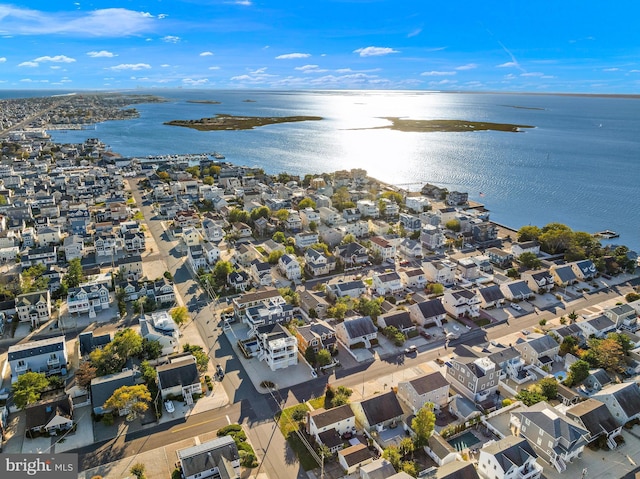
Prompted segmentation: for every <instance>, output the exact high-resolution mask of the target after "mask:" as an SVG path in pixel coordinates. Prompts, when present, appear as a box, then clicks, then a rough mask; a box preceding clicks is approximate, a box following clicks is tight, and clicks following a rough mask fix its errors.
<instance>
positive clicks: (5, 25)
mask: <svg viewBox="0 0 640 479" xmlns="http://www.w3.org/2000/svg"><path fill="white" fill-rule="evenodd" d="M154 26H155V19H154V18H151V17H149V16H147V15H146V14H145V13H143V12H136V11H133V10H128V9H126V8H103V9H98V10H91V11H89V12H84V11H70V12H63V13H57V12H56V13H52V12H46V11H41V10H33V9H29V8H21V7H15V6H13V5H7V4H2V5H0V32H2V33H3V34H5V35H48V34H58V35H66V36H78V37H112V38H117V37H123V36H129V35H137V34H140V33H143V32H151V31H153V29H154Z"/></svg>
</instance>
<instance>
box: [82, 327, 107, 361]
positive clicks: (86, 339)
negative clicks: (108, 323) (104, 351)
mask: <svg viewBox="0 0 640 479" xmlns="http://www.w3.org/2000/svg"><path fill="white" fill-rule="evenodd" d="M78 342H79V343H80V354H81V355H82V356H84V355H85V354H89V353H90V352H91V351H93V350H94V349H95V348H96V347H99V346H105V345H106V344H108V343H110V342H111V333H105V334H101V335H99V336H94V335H93V331H89V332H86V333H80V335H79V336H78Z"/></svg>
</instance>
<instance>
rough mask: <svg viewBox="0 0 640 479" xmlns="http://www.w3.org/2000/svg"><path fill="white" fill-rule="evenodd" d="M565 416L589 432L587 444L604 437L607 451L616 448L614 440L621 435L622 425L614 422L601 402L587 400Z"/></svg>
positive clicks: (572, 407)
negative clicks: (607, 447)
mask: <svg viewBox="0 0 640 479" xmlns="http://www.w3.org/2000/svg"><path fill="white" fill-rule="evenodd" d="M565 414H566V415H567V417H568V418H569V419H573V420H574V421H575V422H577V423H578V424H580V425H581V426H582V427H583V428H585V429H586V430H587V431H589V437H588V440H589V443H592V442H594V441H596V440H598V439H599V438H600V437H605V438H606V441H607V446H609V449H615V448H616V447H617V446H618V443H617V442H616V440H615V438H616V437H617V436H619V435H620V434H621V432H622V425H621V424H619V423H618V422H617V421H616V420H615V418H614V417H613V416H612V415H611V411H609V409H607V406H606V405H605V404H604V403H603V402H601V401H598V400H597V399H593V398H589V399H587V400H586V401H583V402H581V403H578V404H576V405H574V406H571V407H570V408H569V409H567V410H566V412H565Z"/></svg>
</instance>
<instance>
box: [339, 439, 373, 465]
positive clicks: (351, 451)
mask: <svg viewBox="0 0 640 479" xmlns="http://www.w3.org/2000/svg"><path fill="white" fill-rule="evenodd" d="M338 454H340V455H341V456H342V457H344V460H345V462H346V463H347V465H348V466H349V467H351V466H355V465H356V464H360V463H361V462H364V461H366V460H368V459H371V458H373V454H372V453H371V451H369V448H368V447H367V446H365V445H364V444H356V445H355V446H349V447H347V448H345V449H342V450H341V451H339V452H338Z"/></svg>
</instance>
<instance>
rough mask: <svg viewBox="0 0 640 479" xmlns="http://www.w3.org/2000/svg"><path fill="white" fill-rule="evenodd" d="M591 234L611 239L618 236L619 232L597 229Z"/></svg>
mask: <svg viewBox="0 0 640 479" xmlns="http://www.w3.org/2000/svg"><path fill="white" fill-rule="evenodd" d="M593 236H595V237H596V238H604V239H613V238H619V237H620V234H619V233H616V232H615V231H611V230H604V231H598V232H597V233H594V234H593Z"/></svg>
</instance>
